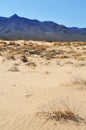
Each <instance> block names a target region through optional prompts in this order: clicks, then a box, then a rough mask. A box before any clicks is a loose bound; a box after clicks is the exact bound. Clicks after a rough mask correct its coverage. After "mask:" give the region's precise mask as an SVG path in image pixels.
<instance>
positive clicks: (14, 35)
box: [0, 14, 86, 41]
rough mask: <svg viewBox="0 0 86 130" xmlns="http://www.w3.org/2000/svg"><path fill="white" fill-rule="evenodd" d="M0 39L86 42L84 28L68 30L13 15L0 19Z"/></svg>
mask: <svg viewBox="0 0 86 130" xmlns="http://www.w3.org/2000/svg"><path fill="white" fill-rule="evenodd" d="M0 39H8V40H11V39H27V40H29V39H33V40H48V41H86V28H77V27H72V28H68V27H66V26H64V25H59V24H56V23H54V22H52V21H44V22H40V21H38V20H31V19H27V18H23V17H19V16H18V15H16V14H14V15H13V16H11V17H9V18H5V17H0Z"/></svg>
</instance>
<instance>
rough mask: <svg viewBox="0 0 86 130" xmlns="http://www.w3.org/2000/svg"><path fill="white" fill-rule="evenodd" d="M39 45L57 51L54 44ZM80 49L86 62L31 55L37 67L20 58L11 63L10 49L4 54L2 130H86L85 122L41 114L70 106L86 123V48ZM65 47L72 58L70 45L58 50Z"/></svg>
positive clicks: (0, 86) (0, 107)
mask: <svg viewBox="0 0 86 130" xmlns="http://www.w3.org/2000/svg"><path fill="white" fill-rule="evenodd" d="M17 42H19V43H20V42H22V41H17ZM31 42H32V41H31ZM33 44H35V42H34V41H33ZM36 44H37V42H36ZM38 44H40V45H42V44H45V45H49V46H51V48H50V49H51V50H52V49H53V48H55V46H53V43H51V44H50V43H46V42H43V43H42V42H38ZM59 44H60V43H59ZM73 44H74V43H73ZM21 45H22V43H21ZM78 47H79V49H78V50H77V53H78V54H81V56H82V58H83V57H84V60H82V59H79V60H78V58H77V59H76V57H75V58H74V57H71V58H70V57H69V58H56V57H55V58H51V59H50V60H47V59H46V58H44V57H40V56H39V55H32V56H30V55H29V57H28V59H29V61H30V62H31V63H32V62H34V63H35V64H36V66H34V64H29V65H27V63H23V62H22V61H21V58H20V57H19V56H17V57H16V59H15V60H12V59H11V60H9V59H7V55H8V53H7V52H6V51H7V50H5V52H2V55H1V56H0V130H69V129H70V130H86V124H85V123H84V122H80V123H75V122H73V121H68V122H64V121H55V120H49V121H46V119H45V118H44V116H43V115H42V116H39V115H38V114H37V113H43V112H48V111H51V112H52V111H55V110H61V109H62V108H64V109H65V107H67V106H68V107H69V108H70V109H71V110H73V111H74V112H76V113H78V115H79V116H80V117H82V118H83V119H84V121H85V120H86V57H85V56H86V55H85V54H86V53H85V52H86V50H85V47H86V45H83V46H82V45H79V46H78ZM62 48H63V50H65V49H66V51H67V52H68V53H67V54H68V55H69V51H70V50H68V48H67V46H65V45H62V46H59V48H57V49H62ZM82 48H84V49H82ZM73 50H76V47H73ZM83 50H84V51H83ZM5 53H6V54H5ZM74 54H75V53H74ZM17 55H18V54H17ZM64 55H65V54H64ZM80 58H81V57H80ZM15 66H16V67H17V69H18V70H16V68H15ZM13 68H14V69H13Z"/></svg>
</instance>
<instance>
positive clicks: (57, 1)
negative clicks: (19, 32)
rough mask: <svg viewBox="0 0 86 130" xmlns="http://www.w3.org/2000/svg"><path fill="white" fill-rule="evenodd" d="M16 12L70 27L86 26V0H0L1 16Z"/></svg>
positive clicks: (8, 15)
mask: <svg viewBox="0 0 86 130" xmlns="http://www.w3.org/2000/svg"><path fill="white" fill-rule="evenodd" d="M15 13H16V14H17V15H19V16H23V17H27V18H29V19H38V20H40V21H54V22H56V23H58V24H64V25H66V26H68V27H71V26H78V27H86V0H0V16H5V17H10V16H11V15H13V14H15Z"/></svg>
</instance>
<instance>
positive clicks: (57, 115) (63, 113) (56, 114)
mask: <svg viewBox="0 0 86 130" xmlns="http://www.w3.org/2000/svg"><path fill="white" fill-rule="evenodd" d="M41 116H43V117H44V118H45V120H46V121H50V120H52V121H56V122H60V121H62V122H65V123H66V122H73V123H78V124H79V123H85V120H84V119H83V118H82V117H80V116H79V115H78V114H76V113H74V112H73V111H72V110H70V109H65V110H57V111H52V112H49V111H48V112H43V113H41Z"/></svg>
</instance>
